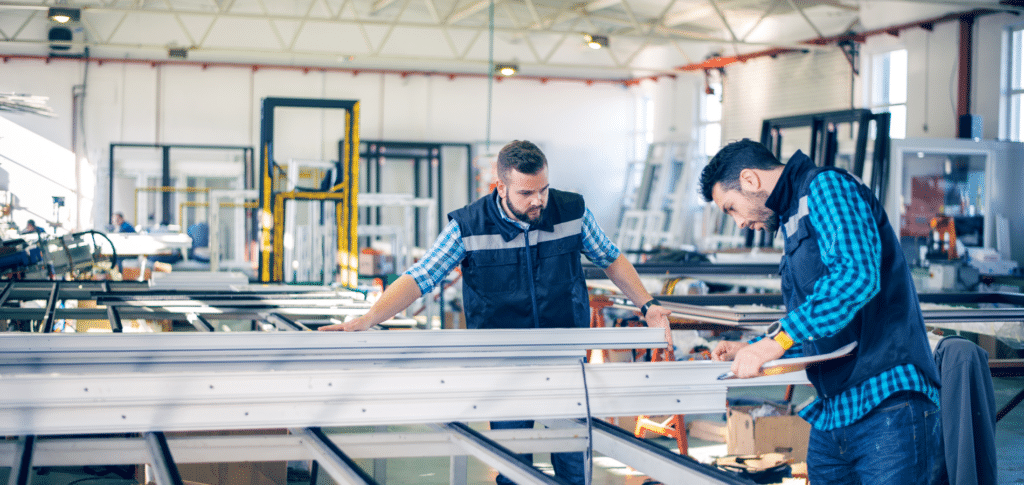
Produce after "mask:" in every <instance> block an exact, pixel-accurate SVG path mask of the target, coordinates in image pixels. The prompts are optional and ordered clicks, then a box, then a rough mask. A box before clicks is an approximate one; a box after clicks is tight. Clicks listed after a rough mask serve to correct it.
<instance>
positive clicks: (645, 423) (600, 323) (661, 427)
mask: <svg viewBox="0 0 1024 485" xmlns="http://www.w3.org/2000/svg"><path fill="white" fill-rule="evenodd" d="M612 305H613V303H612V302H611V301H610V300H608V298H606V297H603V296H592V297H591V298H590V327H591V328H601V327H605V326H607V325H606V324H605V319H604V309H605V308H608V307H610V306H612ZM638 315H639V313H638ZM592 354H593V351H591V350H588V351H587V361H588V362H591V363H598V362H607V361H608V350H606V349H602V350H599V351H598V353H597V354H596V355H592ZM634 355H635V353H634ZM675 360H676V358H675V352H673V350H672V349H670V348H666V349H652V350H651V362H658V361H667V362H674V361H675ZM647 433H656V434H658V435H661V436H667V437H669V438H675V440H676V444H677V445H678V446H679V454H681V455H685V454H687V453H689V444H688V442H687V439H686V420H685V418H684V417H683V415H681V414H675V415H672V416H669V417H668V419H666V420H665V421H663V422H660V423H659V422H656V421H654V420H652V419H651V418H650V416H647V415H640V416H637V418H636V428H635V429H634V431H633V435H634V436H636V437H637V438H644V437H646V435H647Z"/></svg>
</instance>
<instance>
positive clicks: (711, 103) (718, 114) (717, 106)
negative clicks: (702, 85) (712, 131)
mask: <svg viewBox="0 0 1024 485" xmlns="http://www.w3.org/2000/svg"><path fill="white" fill-rule="evenodd" d="M711 90H712V91H713V93H712V94H705V95H704V121H721V120H722V99H721V98H720V97H719V94H720V93H721V92H722V84H721V83H713V84H711Z"/></svg>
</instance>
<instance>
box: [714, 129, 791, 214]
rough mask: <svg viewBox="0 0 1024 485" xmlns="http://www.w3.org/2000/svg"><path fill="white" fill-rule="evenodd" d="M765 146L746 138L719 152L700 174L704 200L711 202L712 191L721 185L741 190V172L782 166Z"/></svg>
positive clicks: (727, 188) (726, 188)
mask: <svg viewBox="0 0 1024 485" xmlns="http://www.w3.org/2000/svg"><path fill="white" fill-rule="evenodd" d="M781 165H782V164H781V163H779V159H777V158H775V155H773V154H772V152H771V151H770V150H768V148H767V147H765V146H764V145H762V144H760V143H758V142H755V141H751V140H750V139H748V138H744V139H742V140H740V141H734V142H732V143H730V144H728V145H726V146H724V147H722V149H721V150H719V151H718V153H717V154H715V156H714V157H713V158H712V159H711V161H710V162H708V165H707V166H706V167H704V171H702V172H701V174H700V192H701V195H703V196H704V200H706V201H708V202H711V201H712V200H713V198H712V197H711V191H712V189H714V188H715V184H717V183H721V184H722V188H724V189H725V190H737V189H739V188H740V172H742V171H743V170H744V169H747V168H755V169H758V170H772V169H774V168H776V167H779V166H781Z"/></svg>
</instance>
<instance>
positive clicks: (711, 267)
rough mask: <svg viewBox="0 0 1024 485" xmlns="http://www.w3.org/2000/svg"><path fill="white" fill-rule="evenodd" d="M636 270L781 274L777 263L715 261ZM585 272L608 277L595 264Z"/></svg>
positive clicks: (644, 266)
mask: <svg viewBox="0 0 1024 485" xmlns="http://www.w3.org/2000/svg"><path fill="white" fill-rule="evenodd" d="M634 267H635V268H636V272H637V273H640V274H652V275H653V274H658V275H664V276H687V275H707V274H710V275H746V276H774V275H778V274H779V265H777V264H772V263H768V264H761V263H750V264H715V263H689V264H637V265H634ZM583 273H584V276H585V277H586V278H591V279H607V278H608V276H607V275H606V274H605V272H604V270H603V269H601V268H599V267H597V266H595V265H593V264H584V265H583Z"/></svg>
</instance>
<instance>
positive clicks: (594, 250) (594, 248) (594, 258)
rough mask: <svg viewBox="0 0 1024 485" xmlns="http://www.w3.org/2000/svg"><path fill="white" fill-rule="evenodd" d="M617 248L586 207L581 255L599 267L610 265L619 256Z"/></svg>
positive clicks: (603, 267)
mask: <svg viewBox="0 0 1024 485" xmlns="http://www.w3.org/2000/svg"><path fill="white" fill-rule="evenodd" d="M619 254H620V251H619V248H618V247H617V246H616V245H615V243H613V242H612V240H611V239H609V238H608V235H607V234H605V232H604V231H603V230H602V229H601V226H598V225H597V220H596V219H594V213H592V212H590V208H587V210H586V212H585V213H584V214H583V255H584V256H586V257H587V259H589V260H590V262H591V263H594V264H595V265H597V266H598V267H600V268H601V269H605V268H607V267H608V266H611V264H612V262H614V261H615V260H616V259H617V258H618V257H619Z"/></svg>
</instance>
